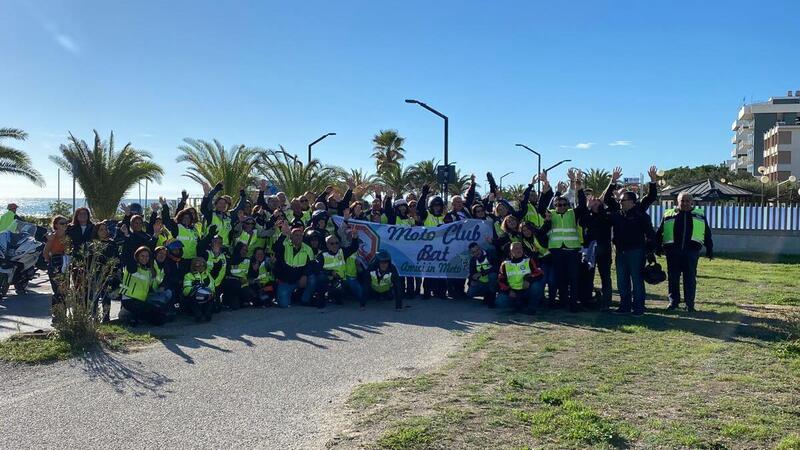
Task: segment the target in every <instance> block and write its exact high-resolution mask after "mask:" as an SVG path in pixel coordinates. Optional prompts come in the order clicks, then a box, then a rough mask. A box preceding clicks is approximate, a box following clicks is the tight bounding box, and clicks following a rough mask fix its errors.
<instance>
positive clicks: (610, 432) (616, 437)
mask: <svg viewBox="0 0 800 450" xmlns="http://www.w3.org/2000/svg"><path fill="white" fill-rule="evenodd" d="M530 422H531V433H532V434H533V436H534V437H546V436H550V435H553V436H555V437H557V438H558V439H560V440H563V441H567V442H570V443H576V444H587V445H597V444H608V445H611V446H614V447H622V446H625V445H627V442H628V439H629V438H630V437H632V436H633V434H634V433H632V430H631V428H630V427H627V426H622V425H621V424H620V423H619V422H617V421H615V420H612V419H609V418H606V417H603V416H602V415H600V414H599V413H598V412H597V411H595V410H594V409H592V408H591V407H589V406H587V405H585V404H584V403H582V402H580V401H577V400H566V401H564V402H563V403H559V404H558V405H557V406H556V405H551V406H547V407H545V408H544V409H541V410H539V411H537V412H535V413H534V414H531V415H530Z"/></svg>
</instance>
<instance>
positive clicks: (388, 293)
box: [361, 250, 403, 309]
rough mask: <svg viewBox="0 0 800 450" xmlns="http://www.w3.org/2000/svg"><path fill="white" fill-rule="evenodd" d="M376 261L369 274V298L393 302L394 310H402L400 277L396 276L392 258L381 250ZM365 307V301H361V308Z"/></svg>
mask: <svg viewBox="0 0 800 450" xmlns="http://www.w3.org/2000/svg"><path fill="white" fill-rule="evenodd" d="M376 259H377V263H376V264H375V268H374V269H373V270H371V271H370V273H369V278H370V293H371V297H372V298H374V299H375V300H383V299H389V300H394V307H395V309H402V308H403V296H402V295H400V276H399V275H398V274H397V268H396V267H395V266H394V264H392V257H391V256H390V255H389V252H387V251H385V250H381V251H379V252H378V255H377V256H376ZM365 305H366V302H365V300H361V306H362V307H364V306H365Z"/></svg>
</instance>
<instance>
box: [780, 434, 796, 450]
mask: <svg viewBox="0 0 800 450" xmlns="http://www.w3.org/2000/svg"><path fill="white" fill-rule="evenodd" d="M775 450H800V434H793V435H791V436H786V437H785V438H783V439H781V441H780V442H778V445H776V446H775Z"/></svg>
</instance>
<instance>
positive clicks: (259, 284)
mask: <svg viewBox="0 0 800 450" xmlns="http://www.w3.org/2000/svg"><path fill="white" fill-rule="evenodd" d="M266 255H267V254H266V252H265V251H264V249H263V248H257V249H256V251H255V252H253V256H252V258H251V259H250V267H249V268H248V271H247V282H248V284H249V291H248V292H247V299H249V301H250V303H251V304H252V305H253V306H254V307H256V308H261V307H269V306H272V300H273V299H274V298H275V277H274V276H273V275H272V267H269V260H267V259H266Z"/></svg>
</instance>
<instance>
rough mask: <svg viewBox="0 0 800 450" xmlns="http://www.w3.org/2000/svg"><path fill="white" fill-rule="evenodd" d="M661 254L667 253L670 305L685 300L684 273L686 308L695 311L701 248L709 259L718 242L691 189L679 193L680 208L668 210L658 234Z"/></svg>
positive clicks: (673, 305) (657, 239) (657, 243)
mask: <svg viewBox="0 0 800 450" xmlns="http://www.w3.org/2000/svg"><path fill="white" fill-rule="evenodd" d="M656 245H657V249H658V253H659V254H666V256H667V284H668V290H669V307H668V309H670V310H673V309H675V308H677V307H678V305H679V304H680V302H681V276H682V277H683V300H684V301H685V302H686V310H687V311H689V312H694V310H695V305H694V299H695V293H696V291H697V262H698V260H699V259H700V250H701V249H702V248H703V247H705V248H706V256H707V257H708V259H712V258H713V257H714V241H713V240H712V239H711V227H709V226H708V222H707V221H706V217H705V214H704V213H703V209H702V208H696V207H694V205H693V201H692V195H691V194H689V193H688V192H681V193H680V194H678V207H677V208H672V209H668V210H666V211H665V212H664V219H663V220H662V221H661V225H660V226H659V227H658V232H657V233H656Z"/></svg>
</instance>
